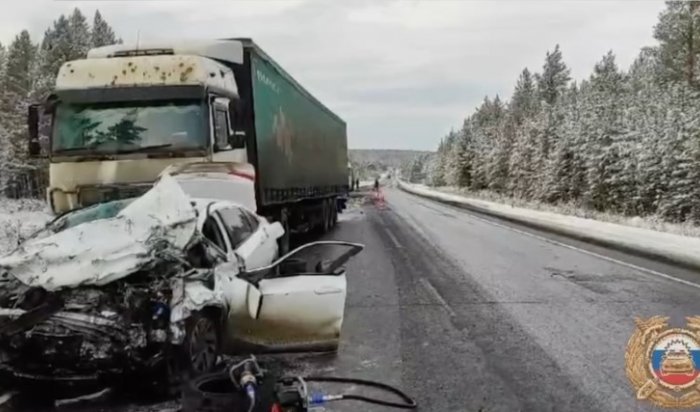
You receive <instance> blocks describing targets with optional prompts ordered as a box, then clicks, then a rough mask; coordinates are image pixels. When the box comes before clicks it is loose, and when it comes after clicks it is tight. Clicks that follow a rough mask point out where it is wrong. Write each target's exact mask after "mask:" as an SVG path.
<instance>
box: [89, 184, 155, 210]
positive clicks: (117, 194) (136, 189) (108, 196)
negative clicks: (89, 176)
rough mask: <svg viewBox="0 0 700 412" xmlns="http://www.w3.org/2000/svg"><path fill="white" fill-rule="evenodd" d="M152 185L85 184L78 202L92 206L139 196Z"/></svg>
mask: <svg viewBox="0 0 700 412" xmlns="http://www.w3.org/2000/svg"><path fill="white" fill-rule="evenodd" d="M151 187H152V185H150V184H137V185H122V186H83V187H81V188H80V189H79V192H78V202H79V203H80V205H81V206H90V205H94V204H95V203H100V202H108V201H110V200H118V199H127V198H131V197H139V196H141V195H142V194H144V193H146V192H147V191H148V190H149V189H150V188H151Z"/></svg>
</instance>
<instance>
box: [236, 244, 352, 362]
mask: <svg viewBox="0 0 700 412" xmlns="http://www.w3.org/2000/svg"><path fill="white" fill-rule="evenodd" d="M363 248H364V246H363V245H359V244H355V243H348V242H335V241H324V242H313V243H309V244H306V245H304V246H301V247H299V248H297V249H295V250H294V251H292V252H290V253H289V254H287V255H286V256H283V257H282V258H280V259H278V260H277V261H275V262H274V263H273V264H272V265H270V266H267V267H264V268H260V269H258V270H254V271H248V272H246V273H242V274H240V275H239V278H241V279H243V280H245V281H247V282H248V283H249V284H250V287H249V288H248V291H247V302H246V303H247V313H244V314H239V319H238V327H237V328H236V331H234V332H233V334H234V335H235V342H234V345H236V346H238V347H240V348H241V349H246V350H251V351H263V352H277V351H298V350H308V351H311V350H314V351H317V350H335V349H337V347H338V343H339V340H340V331H341V327H342V324H343V317H344V312H345V298H346V294H347V280H346V277H345V267H344V265H345V263H346V262H347V261H348V259H350V258H351V257H352V256H354V255H356V254H357V253H359V252H360V251H361V250H362V249H363Z"/></svg>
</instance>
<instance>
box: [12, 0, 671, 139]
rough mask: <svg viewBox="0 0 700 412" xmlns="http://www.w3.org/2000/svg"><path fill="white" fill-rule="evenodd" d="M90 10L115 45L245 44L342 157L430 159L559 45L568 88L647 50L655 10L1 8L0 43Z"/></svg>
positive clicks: (123, 4) (313, 1)
mask: <svg viewBox="0 0 700 412" xmlns="http://www.w3.org/2000/svg"><path fill="white" fill-rule="evenodd" d="M76 6H77V7H80V9H81V10H83V12H85V14H87V15H89V18H90V19H92V14H93V13H94V11H95V9H99V10H100V12H101V13H102V14H103V16H104V17H105V18H106V19H107V21H108V22H109V23H110V24H111V25H112V26H113V27H114V29H115V31H116V32H117V34H118V35H119V36H121V37H122V38H123V39H124V40H125V41H130V40H131V41H133V40H134V39H135V38H136V36H137V33H139V35H140V38H141V40H154V39H163V38H218V37H234V36H236V37H252V38H253V39H254V40H255V41H256V42H257V43H258V44H259V45H260V46H261V47H262V48H263V49H264V50H265V51H267V52H268V54H270V55H271V56H272V57H273V58H274V59H275V60H277V61H278V62H279V63H280V64H281V65H282V66H283V67H285V68H286V69H287V70H288V71H289V72H290V73H291V74H292V75H293V76H294V77H295V78H296V79H297V80H299V81H300V83H302V84H303V85H304V86H305V87H307V88H308V89H309V90H310V91H311V93H313V94H314V95H315V96H316V97H318V98H319V99H320V100H321V101H323V102H324V103H326V104H327V105H328V106H329V107H330V108H331V109H332V110H334V111H335V112H336V113H338V114H339V115H340V116H341V117H343V118H344V119H345V121H346V122H347V123H348V138H349V145H350V147H351V148H397V149H426V150H434V149H435V147H436V145H437V143H438V142H439V140H440V138H441V137H442V136H444V135H445V134H446V133H447V132H448V131H449V130H450V128H453V127H455V128H456V127H459V126H460V125H461V123H462V120H463V119H464V117H465V116H466V115H467V114H469V113H471V111H472V110H473V109H474V108H475V107H476V106H477V105H478V104H479V103H480V102H481V100H482V99H483V98H484V96H485V95H487V94H488V95H491V96H493V95H495V94H500V95H501V96H502V97H505V98H507V97H509V96H510V93H511V92H512V88H513V85H514V83H515V79H516V78H517V75H518V73H519V72H520V70H522V68H523V67H528V68H530V70H532V71H539V70H540V68H541V66H542V62H543V60H544V55H545V52H546V51H547V50H551V49H552V48H553V47H554V45H555V44H556V43H559V44H560V45H561V47H562V50H563V53H564V59H565V61H566V63H567V64H568V65H569V66H570V67H571V69H572V75H573V77H574V78H575V79H581V78H585V77H587V76H588V75H589V74H590V71H591V68H592V67H593V65H594V64H595V62H596V61H598V60H599V59H600V58H601V56H602V55H603V54H605V53H606V52H607V51H608V50H610V49H612V50H613V51H614V52H615V53H616V54H617V58H618V63H619V64H620V65H621V66H622V67H625V68H626V67H627V66H628V65H629V64H630V63H631V62H632V61H633V60H634V58H635V57H636V55H637V53H638V52H639V49H640V48H641V47H643V46H646V45H651V44H654V39H653V37H652V32H653V26H654V24H655V23H656V20H657V16H658V14H659V12H660V11H661V10H662V9H663V8H664V4H663V2H662V1H631V0H630V1H610V0H605V1H603V0H600V1H596V0H587V1H556V0H547V1H528V0H522V1H506V0H497V1H489V2H482V1H468V0H464V1H456V0H453V1H449V0H444V1H430V2H416V1H409V0H398V1H389V0H387V1H382V0H367V1H323V0H284V1H275V0H260V1H252V0H251V1H226V2H221V1H213V0H210V1H197V2H189V1H179V0H170V1H138V0H130V1H129V0H120V1H95V0H92V1H82V2H75V1H48V0H27V1H16V2H12V3H7V4H5V5H3V12H2V13H0V42H2V43H4V44H7V43H8V42H9V41H10V40H11V39H12V37H13V36H14V35H15V34H16V33H17V32H19V31H20V30H22V29H24V28H27V29H29V30H30V32H31V34H32V35H33V36H35V39H36V41H39V40H40V35H41V34H42V33H43V31H44V30H45V29H46V27H48V26H49V25H50V24H51V22H52V21H53V20H54V19H56V18H57V17H58V16H59V15H60V14H61V13H69V12H70V11H71V10H72V9H73V8H74V7H76Z"/></svg>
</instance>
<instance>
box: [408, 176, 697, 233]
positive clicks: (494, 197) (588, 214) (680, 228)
mask: <svg viewBox="0 0 700 412" xmlns="http://www.w3.org/2000/svg"><path fill="white" fill-rule="evenodd" d="M412 185H413V186H416V187H422V188H425V189H429V190H437V191H440V192H443V193H449V194H457V195H461V196H464V197H467V198H472V199H479V200H487V201H491V202H496V203H502V204H505V205H508V206H513V207H522V208H525V209H532V210H540V211H544V212H553V213H557V214H560V215H567V216H575V217H581V218H584V219H593V220H599V221H601V222H609V223H617V224H620V225H625V226H630V227H637V228H641V229H650V230H655V231H657V232H666V233H674V234H677V235H683V236H693V237H700V226H697V225H695V224H693V223H690V222H688V223H669V222H667V221H664V220H663V219H662V218H660V217H658V216H645V217H641V216H621V215H617V214H613V213H606V212H596V211H592V210H590V209H584V208H582V207H580V206H577V205H574V204H568V203H562V204H556V205H552V204H548V203H543V202H537V201H532V200H524V199H516V198H512V197H508V196H504V195H501V194H498V193H494V192H490V191H488V190H482V191H478V192H474V191H470V190H468V189H464V188H459V187H452V186H444V187H428V186H425V185H418V184H412Z"/></svg>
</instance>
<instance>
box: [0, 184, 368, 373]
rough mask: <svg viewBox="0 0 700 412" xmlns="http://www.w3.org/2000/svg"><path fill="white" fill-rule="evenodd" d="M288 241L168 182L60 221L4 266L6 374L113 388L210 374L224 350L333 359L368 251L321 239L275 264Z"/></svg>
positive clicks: (240, 211)
mask: <svg viewBox="0 0 700 412" xmlns="http://www.w3.org/2000/svg"><path fill="white" fill-rule="evenodd" d="M282 234H283V229H282V227H281V226H280V225H279V224H278V223H269V222H267V221H266V220H265V219H264V218H262V217H259V216H257V215H255V213H254V212H252V211H251V210H249V209H248V208H246V207H245V206H243V205H240V204H237V203H234V202H229V201H223V200H207V199H193V198H191V197H190V196H188V195H187V194H186V193H185V191H183V189H182V187H181V186H180V185H179V184H178V182H177V181H176V180H175V179H173V178H172V177H170V176H169V175H164V176H162V177H161V178H160V180H159V181H158V182H157V183H156V184H155V185H154V187H153V188H152V189H151V190H150V191H148V192H147V193H146V194H144V195H143V196H141V197H139V198H135V199H124V200H115V201H111V202H106V203H102V204H97V205H93V206H90V207H87V208H84V209H80V210H76V211H72V212H69V213H67V214H65V215H63V216H60V217H58V218H56V219H55V220H54V221H52V222H51V223H49V224H48V225H47V227H46V228H44V229H43V230H41V231H40V232H38V233H36V234H35V235H34V236H32V237H31V238H30V239H28V240H27V241H26V242H24V243H23V244H22V245H20V246H19V247H18V248H17V249H16V250H15V251H13V252H12V253H10V254H8V255H6V256H4V257H2V258H0V269H1V272H0V377H2V378H4V379H5V380H10V381H12V382H17V381H21V382H27V381H28V382H46V383H67V384H69V385H79V384H81V383H88V382H89V383H90V384H95V383H97V384H101V385H108V384H110V383H113V382H114V381H115V380H116V381H117V382H122V381H124V380H125V379H124V376H125V375H128V374H137V375H139V377H140V378H143V376H144V371H148V372H149V373H150V372H156V373H161V372H165V373H168V374H172V373H173V371H174V370H185V371H189V372H191V373H194V374H197V373H201V372H204V371H207V370H209V369H210V368H211V367H213V366H214V364H215V363H216V361H217V357H218V355H219V353H220V352H221V350H222V348H225V349H227V350H242V349H245V350H248V351H257V350H262V351H279V350H318V349H333V348H336V347H337V344H338V339H339V336H340V329H341V326H342V320H343V313H344V306H345V296H346V279H345V271H344V268H343V266H344V264H345V263H346V262H347V260H348V259H349V258H350V257H352V256H353V255H355V254H357V253H359V251H360V250H362V248H363V246H362V245H359V244H353V243H346V242H315V243H311V244H307V245H305V246H302V247H301V248H299V249H297V250H295V251H293V252H291V253H289V254H288V255H286V256H283V257H281V258H277V242H276V240H277V238H279V237H280V236H282Z"/></svg>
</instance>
